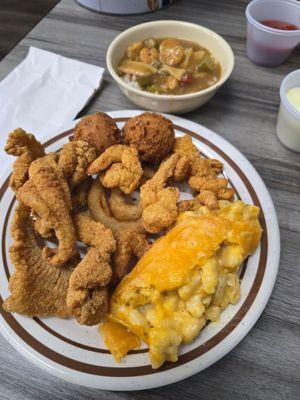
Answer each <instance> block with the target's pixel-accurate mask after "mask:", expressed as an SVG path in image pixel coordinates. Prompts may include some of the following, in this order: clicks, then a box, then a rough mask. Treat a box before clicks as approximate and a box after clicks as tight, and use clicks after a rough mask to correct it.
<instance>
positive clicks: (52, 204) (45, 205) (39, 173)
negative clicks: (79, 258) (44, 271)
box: [16, 153, 76, 265]
mask: <svg viewBox="0 0 300 400" xmlns="http://www.w3.org/2000/svg"><path fill="white" fill-rule="evenodd" d="M16 197H17V199H18V200H19V201H21V202H22V203H24V204H25V205H27V206H29V207H30V208H31V209H32V211H33V212H34V213H35V214H36V215H37V216H38V217H39V218H42V219H43V220H44V222H43V223H44V224H45V226H47V227H48V229H53V230H54V232H55V235H56V237H57V239H58V241H59V246H58V248H57V249H50V248H49V247H44V249H43V255H44V257H45V259H47V260H48V261H49V262H50V264H52V265H62V264H64V263H65V262H66V261H68V260H69V259H70V258H71V257H72V256H73V255H74V253H75V244H76V238H75V231H74V227H73V223H72V218H71V208H72V204H71V196H70V191H69V188H68V185H67V183H66V181H65V179H64V176H63V174H62V171H61V169H60V168H59V167H58V165H57V163H56V155H55V154H53V153H50V154H48V155H47V156H44V157H42V158H39V159H38V160H36V161H34V162H32V163H31V165H30V168H29V180H28V181H27V182H26V183H25V184H24V185H23V186H22V187H21V188H20V189H19V190H18V191H17V193H16Z"/></svg>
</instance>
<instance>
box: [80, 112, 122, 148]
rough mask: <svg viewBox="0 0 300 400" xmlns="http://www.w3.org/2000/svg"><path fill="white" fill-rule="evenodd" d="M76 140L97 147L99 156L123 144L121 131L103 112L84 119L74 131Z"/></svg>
mask: <svg viewBox="0 0 300 400" xmlns="http://www.w3.org/2000/svg"><path fill="white" fill-rule="evenodd" d="M74 140H84V141H85V142H88V143H90V144H91V145H92V146H94V147H95V149H96V151H97V153H98V155H99V154H101V153H103V152H104V151H105V150H106V149H107V148H108V147H110V146H113V145H114V144H118V143H121V131H120V129H119V128H118V127H117V124H116V123H115V121H114V120H113V119H112V118H111V117H110V116H109V115H107V114H105V113H103V112H97V113H95V114H91V115H88V116H87V117H84V118H82V120H81V121H80V122H78V124H77V125H76V126H75V129H74Z"/></svg>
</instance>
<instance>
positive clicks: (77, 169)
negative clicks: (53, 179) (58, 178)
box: [58, 140, 96, 189]
mask: <svg viewBox="0 0 300 400" xmlns="http://www.w3.org/2000/svg"><path fill="white" fill-rule="evenodd" d="M95 158H96V150H95V148H94V147H92V146H91V145H90V144H89V143H88V142H84V141H83V140H73V141H72V142H70V143H67V144H65V145H64V146H63V147H62V149H61V150H60V152H59V159H58V165H59V166H60V168H61V169H62V171H63V173H64V176H65V178H66V180H67V181H68V184H69V187H70V189H73V188H74V187H75V186H77V185H78V184H79V183H81V182H82V181H83V180H85V179H86V178H87V176H88V175H87V168H88V166H89V165H90V164H91V162H93V161H94V160H95Z"/></svg>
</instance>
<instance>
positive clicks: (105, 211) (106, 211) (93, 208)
mask: <svg viewBox="0 0 300 400" xmlns="http://www.w3.org/2000/svg"><path fill="white" fill-rule="evenodd" d="M88 208H89V211H90V213H91V216H92V218H93V219H94V220H95V221H99V222H101V223H102V224H103V225H104V226H106V227H107V228H110V229H111V230H112V231H113V233H114V234H115V232H117V231H119V230H121V229H124V230H133V231H135V232H137V233H141V232H145V229H144V227H143V224H142V220H141V219H138V220H136V221H118V220H117V219H116V218H115V217H113V216H112V215H111V211H110V208H109V205H108V201H107V198H106V194H105V191H104V187H103V186H102V184H101V182H100V181H99V180H98V179H95V180H94V182H93V183H92V186H91V188H90V190H89V193H88Z"/></svg>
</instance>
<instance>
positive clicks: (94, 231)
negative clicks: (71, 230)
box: [73, 212, 116, 253]
mask: <svg viewBox="0 0 300 400" xmlns="http://www.w3.org/2000/svg"><path fill="white" fill-rule="evenodd" d="M73 222H74V226H75V232H76V237H77V239H78V240H80V241H81V242H83V243H84V244H86V245H88V246H95V247H99V248H101V249H102V251H103V252H104V253H111V252H113V251H115V248H116V241H115V239H114V236H113V234H112V231H111V230H110V229H109V228H106V227H105V226H104V225H103V224H102V223H100V222H97V221H95V220H94V219H93V218H92V217H91V216H90V215H89V214H88V213H87V212H80V213H78V214H75V215H74V217H73Z"/></svg>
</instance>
